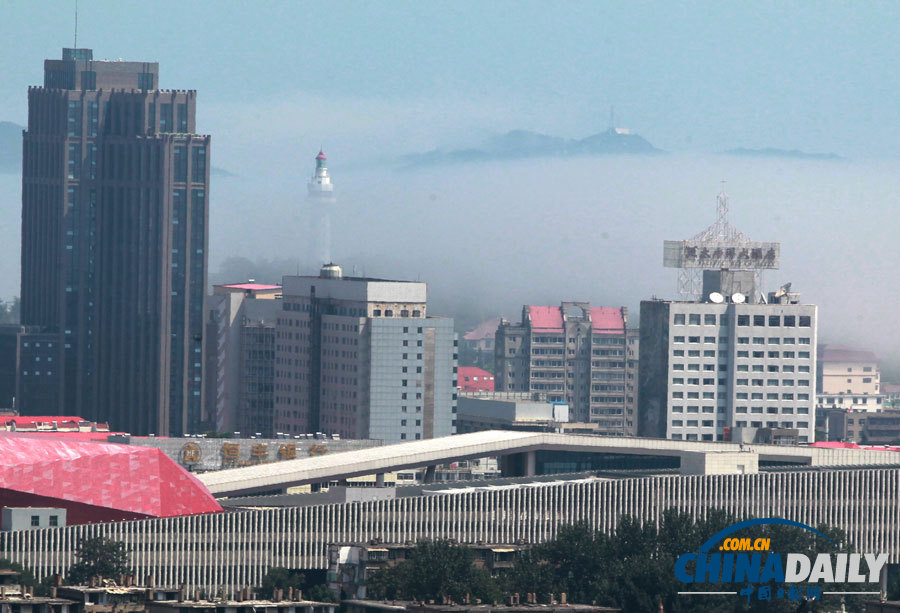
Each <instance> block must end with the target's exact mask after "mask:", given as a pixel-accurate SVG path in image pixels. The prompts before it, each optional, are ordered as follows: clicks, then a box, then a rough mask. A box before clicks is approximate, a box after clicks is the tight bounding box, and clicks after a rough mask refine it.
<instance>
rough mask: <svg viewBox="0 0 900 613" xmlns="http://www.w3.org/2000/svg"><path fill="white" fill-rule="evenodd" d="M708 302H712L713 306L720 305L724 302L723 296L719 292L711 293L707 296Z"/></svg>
mask: <svg viewBox="0 0 900 613" xmlns="http://www.w3.org/2000/svg"><path fill="white" fill-rule="evenodd" d="M709 301H710V302H714V303H715V304H722V303H723V302H725V296H723V295H722V294H720V293H719V292H713V293H711V294H710V295H709Z"/></svg>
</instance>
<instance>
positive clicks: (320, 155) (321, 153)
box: [316, 149, 328, 160]
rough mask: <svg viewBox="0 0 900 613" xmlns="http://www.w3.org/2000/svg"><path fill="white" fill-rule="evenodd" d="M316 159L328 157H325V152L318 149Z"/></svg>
mask: <svg viewBox="0 0 900 613" xmlns="http://www.w3.org/2000/svg"><path fill="white" fill-rule="evenodd" d="M316 159H317V160H326V159H328V158H326V157H325V154H324V153H323V152H322V150H321V149H319V155H317V156H316Z"/></svg>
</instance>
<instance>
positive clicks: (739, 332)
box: [638, 294, 817, 443]
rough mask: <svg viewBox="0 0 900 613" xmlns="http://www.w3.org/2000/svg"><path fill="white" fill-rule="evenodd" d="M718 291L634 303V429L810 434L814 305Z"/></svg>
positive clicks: (672, 433)
mask: <svg viewBox="0 0 900 613" xmlns="http://www.w3.org/2000/svg"><path fill="white" fill-rule="evenodd" d="M728 295H730V294H728ZM752 295H754V294H751V296H752ZM716 298H717V299H721V302H713V301H709V302H675V301H663V300H651V301H644V302H642V303H641V320H640V330H641V333H640V368H639V382H640V383H639V394H638V397H639V410H638V434H639V435H640V436H655V437H661V438H668V439H674V440H707V441H715V440H730V434H731V430H732V429H733V428H757V429H763V428H771V429H777V428H787V429H795V430H797V442H800V443H806V442H813V441H814V440H815V438H814V428H815V421H816V420H815V406H816V393H815V392H816V330H817V322H816V319H817V317H816V315H817V307H816V306H815V305H807V304H799V300H798V295H797V294H785V295H784V296H779V297H776V296H775V295H774V294H770V296H769V301H768V303H755V304H751V303H746V302H739V303H736V302H733V301H730V300H728V299H725V298H724V296H723V295H722V294H717V297H716ZM741 298H743V295H741Z"/></svg>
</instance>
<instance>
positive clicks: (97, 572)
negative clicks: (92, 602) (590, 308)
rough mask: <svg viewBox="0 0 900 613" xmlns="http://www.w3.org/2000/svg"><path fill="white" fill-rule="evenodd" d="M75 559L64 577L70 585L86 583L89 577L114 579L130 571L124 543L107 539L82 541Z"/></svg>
mask: <svg viewBox="0 0 900 613" xmlns="http://www.w3.org/2000/svg"><path fill="white" fill-rule="evenodd" d="M75 558H76V559H77V560H78V561H77V562H76V563H75V564H73V565H72V567H71V568H70V569H69V572H68V575H67V576H66V579H67V581H68V582H69V583H70V584H72V585H79V584H84V583H87V582H88V580H90V578H91V577H106V578H109V579H116V578H118V577H119V575H123V574H127V573H128V572H129V569H130V562H129V561H128V548H127V547H125V543H122V542H120V541H114V540H112V539H108V538H103V537H96V538H91V539H84V540H82V541H81V542H80V543H79V544H78V550H77V551H76V552H75Z"/></svg>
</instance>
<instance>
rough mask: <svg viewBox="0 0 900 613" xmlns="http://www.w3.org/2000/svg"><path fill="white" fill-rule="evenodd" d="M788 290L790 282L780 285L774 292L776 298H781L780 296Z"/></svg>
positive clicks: (789, 289)
mask: <svg viewBox="0 0 900 613" xmlns="http://www.w3.org/2000/svg"><path fill="white" fill-rule="evenodd" d="M789 291H791V284H790V283H785V284H784V285H782V286H781V287H780V288H778V291H777V292H775V297H776V298H781V297H782V296H784V295H785V294H786V293H788V292H789Z"/></svg>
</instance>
